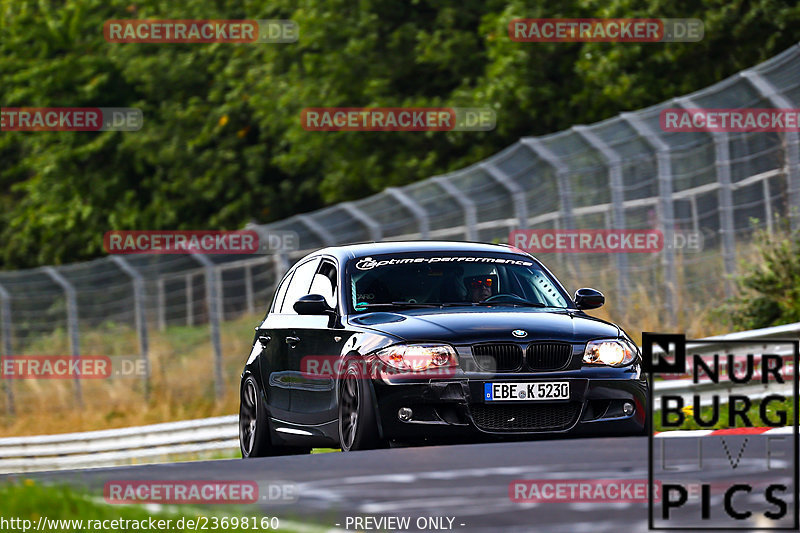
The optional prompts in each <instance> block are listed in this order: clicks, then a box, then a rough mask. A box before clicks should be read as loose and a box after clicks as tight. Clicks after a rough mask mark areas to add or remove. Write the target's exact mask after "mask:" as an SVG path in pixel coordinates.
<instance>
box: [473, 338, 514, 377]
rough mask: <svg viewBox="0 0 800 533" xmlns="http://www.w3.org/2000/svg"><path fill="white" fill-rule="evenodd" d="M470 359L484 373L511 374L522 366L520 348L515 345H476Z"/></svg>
mask: <svg viewBox="0 0 800 533" xmlns="http://www.w3.org/2000/svg"><path fill="white" fill-rule="evenodd" d="M472 357H473V358H474V359H475V363H476V364H477V365H478V367H479V368H480V369H481V370H484V371H486V372H494V371H497V372H511V371H514V370H519V368H520V367H521V366H522V348H520V347H519V346H517V345H516V344H476V345H475V346H473V347H472Z"/></svg>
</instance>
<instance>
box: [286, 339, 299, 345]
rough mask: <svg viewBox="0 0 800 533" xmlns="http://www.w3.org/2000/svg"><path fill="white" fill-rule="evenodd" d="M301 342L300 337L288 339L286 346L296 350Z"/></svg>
mask: <svg viewBox="0 0 800 533" xmlns="http://www.w3.org/2000/svg"><path fill="white" fill-rule="evenodd" d="M298 342H300V337H286V344H288V345H289V346H290V347H291V348H294V347H295V346H296V345H297V343H298Z"/></svg>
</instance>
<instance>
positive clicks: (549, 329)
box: [350, 307, 621, 344]
mask: <svg viewBox="0 0 800 533" xmlns="http://www.w3.org/2000/svg"><path fill="white" fill-rule="evenodd" d="M350 322H351V323H352V324H354V325H357V326H359V327H362V328H366V329H371V330H374V331H377V332H381V333H385V334H388V335H393V336H396V337H400V338H401V339H403V340H405V341H409V342H423V341H441V342H447V343H451V344H472V343H476V342H488V341H514V342H528V341H535V340H559V341H566V342H586V341H588V340H591V339H597V338H603V337H617V336H619V335H620V333H621V332H620V329H619V328H618V327H617V326H615V325H613V324H611V323H608V322H604V321H602V320H600V319H597V318H593V317H590V316H587V315H581V314H577V313H575V312H568V311H566V310H559V311H552V310H544V309H536V308H524V307H522V308H491V309H489V308H485V307H476V308H466V309H452V308H450V309H441V308H436V309H407V310H402V311H396V312H376V313H367V314H363V315H358V316H356V317H353V318H351V319H350ZM514 330H524V331H525V332H526V336H524V337H521V338H520V337H515V336H514V335H512V333H511V332H512V331H514Z"/></svg>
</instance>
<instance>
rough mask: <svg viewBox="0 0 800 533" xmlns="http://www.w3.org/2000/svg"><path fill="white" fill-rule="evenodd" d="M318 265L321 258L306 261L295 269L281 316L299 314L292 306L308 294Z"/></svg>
mask: <svg viewBox="0 0 800 533" xmlns="http://www.w3.org/2000/svg"><path fill="white" fill-rule="evenodd" d="M318 264H319V258H318V257H317V258H314V259H312V260H310V261H306V262H305V263H303V264H302V265H300V266H299V267H297V268H296V269H294V276H292V280H291V281H290V282H289V288H288V289H286V296H285V297H284V299H283V305H282V306H281V314H283V315H295V314H297V313H295V312H294V309H292V306H293V305H294V303H295V302H296V301H297V300H298V299H299V298H300V297H301V296H305V295H306V294H308V289H309V287H311V279H312V278H313V277H314V273H315V272H316V271H317V265H318Z"/></svg>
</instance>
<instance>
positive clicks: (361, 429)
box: [339, 360, 386, 452]
mask: <svg viewBox="0 0 800 533" xmlns="http://www.w3.org/2000/svg"><path fill="white" fill-rule="evenodd" d="M367 379H368V378H367V377H366V376H365V375H364V374H363V372H362V371H361V367H360V365H359V364H358V361H356V360H351V361H350V362H349V363H348V364H347V367H346V369H345V373H344V378H343V379H342V380H341V382H340V385H339V441H340V443H341V446H342V451H343V452H349V451H353V450H371V449H374V448H385V447H386V442H385V441H384V440H383V439H381V438H380V434H379V432H378V417H377V415H376V412H375V406H374V404H373V401H372V394H371V393H370V388H369V384H368V382H367Z"/></svg>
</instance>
